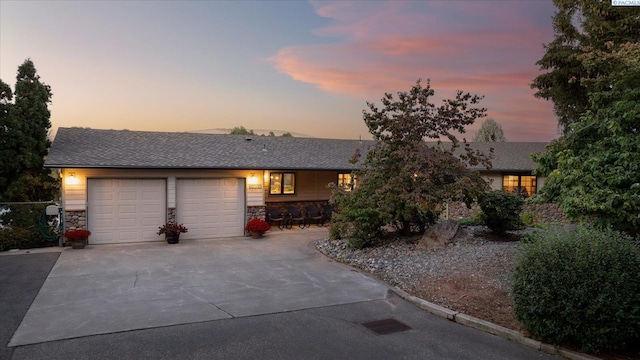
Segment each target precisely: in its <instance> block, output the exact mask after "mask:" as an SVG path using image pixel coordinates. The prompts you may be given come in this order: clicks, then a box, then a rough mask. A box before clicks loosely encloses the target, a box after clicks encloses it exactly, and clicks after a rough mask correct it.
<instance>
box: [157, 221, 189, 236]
mask: <svg viewBox="0 0 640 360" xmlns="http://www.w3.org/2000/svg"><path fill="white" fill-rule="evenodd" d="M187 231H189V230H188V229H187V228H186V227H185V226H184V225H183V224H176V223H174V222H168V223H166V224H164V225H162V226H160V227H158V235H162V234H166V235H169V236H172V235H173V236H176V235H180V233H186V232H187Z"/></svg>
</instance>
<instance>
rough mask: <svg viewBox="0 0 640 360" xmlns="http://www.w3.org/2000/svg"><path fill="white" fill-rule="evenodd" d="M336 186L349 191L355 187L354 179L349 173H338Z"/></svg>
mask: <svg viewBox="0 0 640 360" xmlns="http://www.w3.org/2000/svg"><path fill="white" fill-rule="evenodd" d="M338 186H339V187H340V188H342V189H344V190H345V191H351V190H353V189H354V188H355V187H356V179H355V178H354V177H353V175H351V173H338Z"/></svg>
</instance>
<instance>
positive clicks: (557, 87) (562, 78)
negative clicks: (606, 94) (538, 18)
mask: <svg viewBox="0 0 640 360" xmlns="http://www.w3.org/2000/svg"><path fill="white" fill-rule="evenodd" d="M553 2H554V4H555V5H556V7H557V8H558V11H557V13H556V14H555V16H554V18H553V27H554V29H555V33H556V36H555V39H554V40H553V41H552V42H551V43H549V44H547V45H545V48H546V53H545V54H544V56H543V57H542V59H540V60H539V61H538V62H537V64H538V65H539V66H540V69H541V70H545V71H547V72H546V73H544V74H542V75H540V76H538V77H536V78H535V80H534V81H533V84H532V85H531V87H532V88H534V89H537V93H536V97H539V98H543V99H547V100H552V101H553V103H554V107H555V112H556V114H557V116H558V126H559V128H560V130H562V132H566V131H568V130H569V125H571V124H572V123H574V122H577V121H579V120H580V116H582V115H583V114H584V113H585V111H587V110H588V109H589V108H590V106H591V105H592V104H591V102H590V99H589V94H590V93H591V92H592V91H597V90H598V89H596V88H594V86H596V84H595V83H593V82H589V81H582V79H583V77H584V75H585V70H586V69H585V63H584V61H583V60H582V58H581V57H582V56H583V55H584V54H585V53H586V52H588V51H593V50H601V51H607V47H606V46H605V43H607V42H611V43H613V44H614V45H620V44H623V43H626V42H638V39H640V8H637V7H636V8H634V7H616V6H612V5H611V2H610V1H594V0H554V1H553ZM587 49H590V50H587ZM600 65H601V66H602V68H601V69H599V70H600V71H606V68H607V66H606V64H600ZM594 70H598V69H593V68H592V69H591V71H594Z"/></svg>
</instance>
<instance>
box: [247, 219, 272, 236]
mask: <svg viewBox="0 0 640 360" xmlns="http://www.w3.org/2000/svg"><path fill="white" fill-rule="evenodd" d="M244 229H245V230H246V231H248V232H250V233H251V237H252V238H254V239H259V238H261V237H262V234H264V232H265V231H268V230H269V229H271V226H270V225H269V223H268V222H266V221H264V220H262V219H258V218H254V219H251V220H249V222H248V223H247V225H246V226H245V227H244Z"/></svg>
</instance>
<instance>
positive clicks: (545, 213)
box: [447, 202, 568, 224]
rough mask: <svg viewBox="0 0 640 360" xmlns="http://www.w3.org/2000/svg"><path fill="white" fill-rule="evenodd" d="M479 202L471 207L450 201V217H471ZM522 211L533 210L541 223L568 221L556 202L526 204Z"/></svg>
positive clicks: (535, 217)
mask: <svg viewBox="0 0 640 360" xmlns="http://www.w3.org/2000/svg"><path fill="white" fill-rule="evenodd" d="M478 208H479V206H478V204H473V205H472V206H471V209H469V208H467V206H466V205H465V204H464V203H461V202H450V203H449V212H448V214H447V215H448V218H449V219H451V220H458V219H461V218H468V217H471V215H472V214H473V212H474V211H475V210H476V209H478ZM522 212H531V213H533V214H534V219H535V221H536V222H540V223H546V224H550V223H567V222H568V221H567V218H566V217H565V216H564V213H563V212H562V209H561V208H560V207H559V206H558V205H556V204H551V203H548V204H525V205H524V207H523V209H522Z"/></svg>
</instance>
